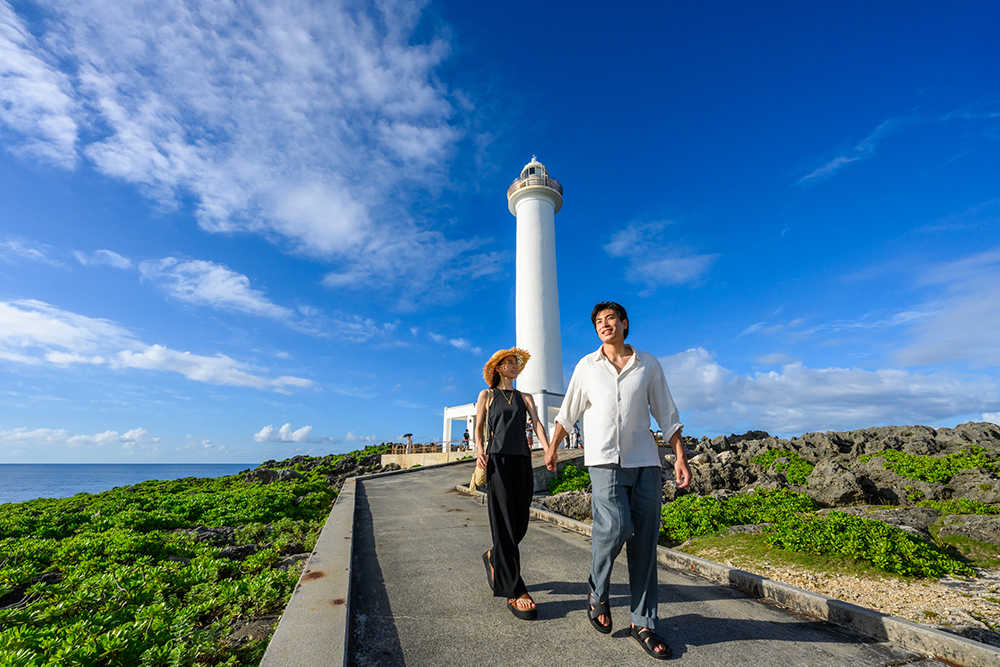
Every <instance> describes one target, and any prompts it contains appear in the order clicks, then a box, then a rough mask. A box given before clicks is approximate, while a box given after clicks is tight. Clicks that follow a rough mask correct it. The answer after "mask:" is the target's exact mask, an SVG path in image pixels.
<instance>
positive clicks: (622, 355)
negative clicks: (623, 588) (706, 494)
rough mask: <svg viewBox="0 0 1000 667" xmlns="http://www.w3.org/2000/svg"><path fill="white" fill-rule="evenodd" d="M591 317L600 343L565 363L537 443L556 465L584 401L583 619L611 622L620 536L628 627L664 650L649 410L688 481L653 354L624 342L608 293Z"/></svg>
mask: <svg viewBox="0 0 1000 667" xmlns="http://www.w3.org/2000/svg"><path fill="white" fill-rule="evenodd" d="M590 320H591V322H592V323H593V325H594V329H595V330H596V332H597V336H598V338H600V339H601V347H600V348H598V350H597V351H596V352H592V353H590V354H588V355H587V356H585V357H584V358H583V359H581V360H580V362H579V363H578V364H577V365H576V368H575V369H574V371H573V377H572V378H571V379H570V381H569V388H568V389H567V390H566V397H565V398H564V399H563V404H562V409H561V410H560V411H559V416H558V417H556V426H555V430H554V431H553V433H552V440H551V441H550V442H549V446H548V447H547V448H546V451H545V464H546V466H547V467H548V469H549V470H553V471H554V470H556V463H557V461H558V453H557V452H556V449H557V448H558V447H559V443H560V442H562V439H563V438H564V437H566V433H567V429H568V428H571V427H572V425H573V424H575V423H576V421H577V420H578V419H579V418H580V417H581V415H583V413H584V412H585V411H586V412H587V418H586V420H585V421H584V424H583V427H584V430H585V431H586V433H585V437H586V442H585V446H584V462H585V463H586V465H587V466H588V467H589V468H590V481H591V484H592V490H593V493H592V495H591V514H592V515H593V517H594V525H593V529H592V535H591V551H592V553H593V559H594V560H593V565H592V566H591V569H590V582H589V583H590V596H589V598H588V601H587V604H588V616H589V617H590V623H591V625H593V626H594V628H595V629H596V630H597V631H598V632H601V633H604V634H607V633H610V632H611V610H610V608H609V606H608V593H609V587H610V583H611V581H610V580H611V567H612V565H613V564H614V561H615V558H616V557H617V556H618V554H619V553H620V552H621V549H622V546H624V545H625V544H628V549H627V557H628V573H629V588H630V590H631V593H632V600H631V611H632V618H631V620H632V625H631V629H630V634H631V635H632V637H633V638H635V640H636V641H637V642H639V645H640V646H642V648H643V650H644V651H645V652H646V653H648V654H649V655H650V656H652V657H654V658H656V659H657V660H665V659H666V658H668V657H669V656H670V647H669V646H668V645H667V642H666V641H664V640H663V639H662V638H661V637H659V636H658V635H657V634H656V622H657V615H656V603H657V601H656V595H657V582H656V544H657V538H658V537H659V532H660V503H661V494H662V493H663V491H662V488H661V485H662V481H661V479H660V455H659V453H658V452H657V448H656V441H655V440H654V439H653V435H652V433H650V431H649V413H650V412H652V413H653V416H654V417H655V418H656V422H657V423H658V424H659V425H660V428H661V429H663V436H664V438H667V439H668V440H669V442H670V444H671V445H672V446H673V448H674V452H675V453H676V455H677V461H676V462H675V463H674V475H675V477H676V479H677V488H679V489H681V488H684V487H685V486H687V485H688V483H689V482H690V481H691V472H690V470H688V466H687V461H686V459H685V456H684V446H683V444H682V443H681V428H682V427H683V425H682V424H681V423H680V416H679V414H678V411H677V406H676V405H674V400H673V398H672V397H671V396H670V389H669V388H668V387H667V380H666V378H665V377H664V375H663V369H662V368H661V367H660V362H659V361H657V360H656V357H654V356H653V355H652V354H649V353H648V352H641V351H639V350H636V349H635V348H633V347H632V346H631V345H626V344H625V338H626V337H627V336H628V331H629V322H628V314H627V313H626V312H625V308H623V307H622V306H621V305H619V304H617V303H614V302H613V301H605V302H601V303H599V304H597V305H596V306H594V309H593V311H592V312H591V315H590Z"/></svg>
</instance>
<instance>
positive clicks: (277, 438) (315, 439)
mask: <svg viewBox="0 0 1000 667" xmlns="http://www.w3.org/2000/svg"><path fill="white" fill-rule="evenodd" d="M312 431H313V427H312V426H303V427H302V428H300V429H296V430H292V425H291V424H285V425H284V426H282V427H281V428H274V426H273V425H272V424H268V425H267V426H265V427H264V428H262V429H261V430H259V431H258V432H257V433H255V434H254V436H253V439H254V440H256V441H257V442H308V443H313V444H320V445H333V444H340V443H344V442H375V441H377V440H378V439H379V438H378V436H375V435H356V434H355V433H354V431H348V432H347V435H345V436H344V437H343V438H334V437H331V436H328V435H321V436H313V435H312Z"/></svg>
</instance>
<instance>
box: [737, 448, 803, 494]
mask: <svg viewBox="0 0 1000 667" xmlns="http://www.w3.org/2000/svg"><path fill="white" fill-rule="evenodd" d="M781 458H785V459H788V463H784V462H782V463H778V464H777V465H775V466H774V472H782V473H785V479H786V480H788V483H789V484H802V485H804V486H805V485H808V482H806V478H807V477H809V474H810V473H812V471H813V468H814V467H815V466H814V465H813V464H812V463H810V462H809V461H806V460H805V459H804V458H802V457H801V456H799V455H798V454H797V453H796V452H790V451H788V450H785V449H769V450H767V451H766V452H764V453H763V454H758V455H757V456H755V457H753V458H752V459H750V463H755V464H757V465H759V466H764V467H765V468H770V467H771V464H772V463H774V462H775V461H777V460H778V459H781Z"/></svg>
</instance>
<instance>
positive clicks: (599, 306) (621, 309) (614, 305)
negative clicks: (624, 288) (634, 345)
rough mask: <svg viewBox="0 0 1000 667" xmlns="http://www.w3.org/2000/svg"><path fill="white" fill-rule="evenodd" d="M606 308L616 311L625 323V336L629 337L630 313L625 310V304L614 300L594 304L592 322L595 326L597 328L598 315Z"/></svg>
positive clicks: (591, 313)
mask: <svg viewBox="0 0 1000 667" xmlns="http://www.w3.org/2000/svg"><path fill="white" fill-rule="evenodd" d="M605 310H613V311H615V315H617V316H618V319H620V320H621V321H622V322H624V323H625V338H628V313H626V312H625V306H623V305H621V304H620V303H615V302H614V301H602V302H600V303H599V304H597V305H596V306H594V310H592V311H591V312H590V322H591V323H592V324H593V325H594V328H595V329H596V328H597V316H598V315H600V314H601V313H603V312H604V311H605Z"/></svg>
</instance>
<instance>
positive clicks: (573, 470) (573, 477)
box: [549, 463, 590, 495]
mask: <svg viewBox="0 0 1000 667" xmlns="http://www.w3.org/2000/svg"><path fill="white" fill-rule="evenodd" d="M588 486H590V473H589V472H587V470H586V468H583V469H581V468H577V467H576V464H574V463H567V464H566V467H565V468H563V469H562V470H560V471H559V473H558V474H557V475H555V476H554V477H553V478H552V479H550V480H549V493H550V494H552V495H555V494H557V493H562V492H563V491H585V490H586V489H587V487H588Z"/></svg>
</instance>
